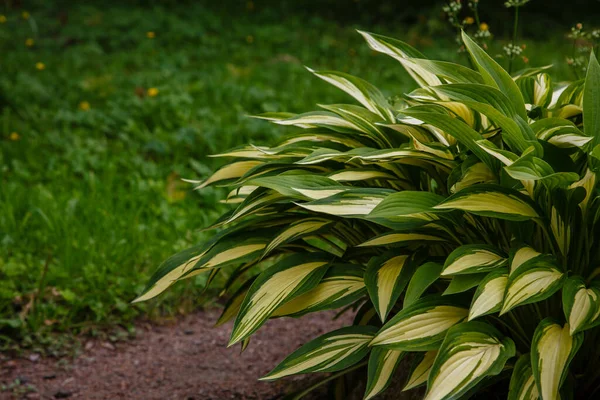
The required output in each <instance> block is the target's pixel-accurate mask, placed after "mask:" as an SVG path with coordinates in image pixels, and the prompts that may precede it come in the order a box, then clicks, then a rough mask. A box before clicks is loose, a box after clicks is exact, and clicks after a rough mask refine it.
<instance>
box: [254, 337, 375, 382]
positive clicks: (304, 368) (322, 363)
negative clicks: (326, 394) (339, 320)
mask: <svg viewBox="0 0 600 400" xmlns="http://www.w3.org/2000/svg"><path fill="white" fill-rule="evenodd" d="M376 331H377V328H375V327H373V326H349V327H346V328H342V329H338V330H336V331H333V332H329V333H327V334H325V335H322V336H320V337H318V338H316V339H314V340H311V341H310V342H308V343H306V344H304V345H303V346H302V347H300V348H299V349H298V350H296V351H295V352H293V353H292V354H290V355H289V356H288V357H286V358H285V360H283V361H282V362H281V363H280V364H279V365H278V366H277V367H275V368H274V369H273V370H272V371H271V372H269V373H268V374H267V375H266V376H264V377H263V378H261V380H274V379H279V378H283V377H284V376H289V375H295V374H304V373H309V372H335V371H341V370H343V369H345V368H348V367H350V366H352V365H354V364H356V363H357V362H359V361H360V360H362V359H363V358H364V357H365V356H366V355H367V354H368V353H369V347H368V345H369V342H370V341H371V339H372V338H373V335H374V334H375V332H376Z"/></svg>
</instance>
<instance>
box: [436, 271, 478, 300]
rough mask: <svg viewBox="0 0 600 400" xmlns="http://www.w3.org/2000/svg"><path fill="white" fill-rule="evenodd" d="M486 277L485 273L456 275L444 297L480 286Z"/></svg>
mask: <svg viewBox="0 0 600 400" xmlns="http://www.w3.org/2000/svg"><path fill="white" fill-rule="evenodd" d="M485 275H486V274H485V273H479V274H466V275H456V276H455V277H453V278H452V280H451V281H450V284H449V285H448V287H447V288H446V290H444V293H442V295H444V296H448V295H451V294H456V293H462V292H466V291H467V290H469V289H472V288H474V287H475V286H477V285H479V283H480V282H481V281H482V280H483V278H485Z"/></svg>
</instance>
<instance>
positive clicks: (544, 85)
mask: <svg viewBox="0 0 600 400" xmlns="http://www.w3.org/2000/svg"><path fill="white" fill-rule="evenodd" d="M516 83H517V86H518V87H519V89H520V90H521V94H522V95H523V100H524V101H525V103H526V104H530V105H532V106H539V107H547V106H548V104H550V100H552V80H551V79H550V75H548V74H546V73H541V74H537V75H534V76H526V77H522V78H520V79H517V80H516Z"/></svg>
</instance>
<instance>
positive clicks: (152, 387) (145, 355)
mask: <svg viewBox="0 0 600 400" xmlns="http://www.w3.org/2000/svg"><path fill="white" fill-rule="evenodd" d="M333 315H334V314H333V313H328V312H324V313H317V314H312V315H309V316H305V317H303V318H301V319H292V318H281V319H277V320H271V321H269V322H268V323H267V324H266V325H265V326H263V327H262V328H261V329H260V330H259V331H258V332H257V333H256V334H255V335H254V336H253V338H252V340H251V342H250V345H249V346H248V348H247V349H246V350H245V351H244V352H243V353H242V354H240V347H239V346H235V347H232V348H230V349H227V348H226V346H227V341H228V338H229V334H230V332H231V327H232V323H228V324H225V325H224V326H221V327H218V328H213V324H214V321H216V319H217V317H218V311H217V310H208V311H200V312H197V313H195V314H191V315H188V316H186V317H183V318H181V319H179V320H177V321H176V322H174V323H172V324H170V325H163V326H157V325H151V324H148V323H145V324H140V325H139V326H138V327H137V335H136V338H135V339H133V340H130V341H125V342H120V343H116V344H112V343H109V342H103V341H97V340H93V341H89V342H88V343H86V344H85V346H84V350H83V351H82V353H81V354H80V355H79V356H77V357H76V358H75V359H72V358H69V359H61V360H57V359H53V358H39V357H36V356H35V355H34V356H31V355H30V356H28V357H25V358H19V359H10V358H8V357H7V356H2V355H0V386H3V388H4V390H1V391H0V398H1V399H21V398H26V399H59V398H69V399H148V400H150V399H189V400H192V399H194V400H209V399H215V400H216V399H219V400H221V399H260V400H269V399H280V398H281V397H282V396H283V394H285V393H289V392H292V391H294V390H299V389H302V388H304V387H307V385H308V384H309V383H310V382H313V381H314V379H315V377H314V376H308V377H307V376H298V377H290V378H287V379H283V380H281V381H277V382H274V383H273V382H271V383H267V382H260V381H257V379H258V378H259V377H261V376H263V375H264V374H266V373H267V372H268V371H269V370H270V369H272V368H273V367H275V365H277V363H278V362H279V361H281V360H282V359H283V358H284V357H285V356H287V355H288V354H289V353H291V352H292V351H294V350H295V349H296V348H298V347H299V346H300V345H302V344H303V343H305V342H307V341H308V340H310V339H313V338H315V337H317V336H319V335H321V334H323V333H325V332H329V331H331V330H334V329H337V328H339V327H341V326H343V325H347V324H348V323H349V318H350V316H346V317H345V318H340V319H339V320H336V321H333V322H332V321H331V318H332V316H333ZM321 396H325V395H321ZM321 396H318V397H321Z"/></svg>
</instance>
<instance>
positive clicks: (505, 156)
mask: <svg viewBox="0 0 600 400" xmlns="http://www.w3.org/2000/svg"><path fill="white" fill-rule="evenodd" d="M477 146H479V147H480V148H481V149H482V150H483V151H485V152H486V153H488V154H489V155H491V156H493V157H494V158H496V159H497V160H498V161H500V162H501V163H502V164H504V165H512V164H513V163H514V162H515V161H517V160H518V159H519V156H517V155H516V154H515V153H513V152H512V151H508V150H502V149H500V148H498V147H497V146H496V145H495V144H494V143H492V142H490V141H489V140H485V139H484V140H478V141H477Z"/></svg>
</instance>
